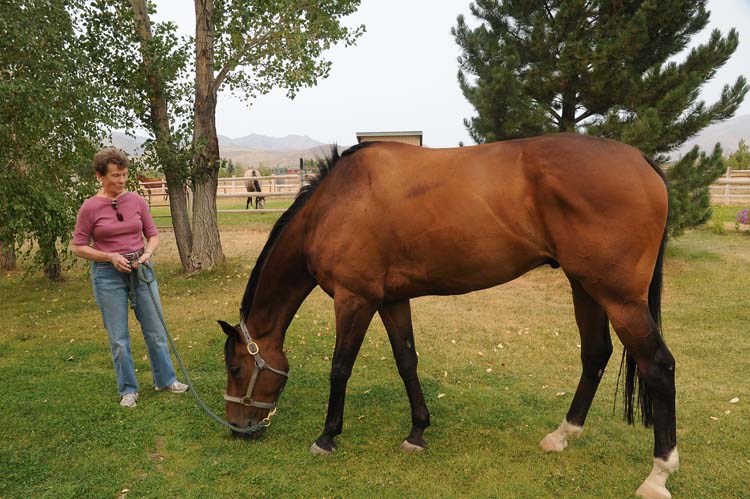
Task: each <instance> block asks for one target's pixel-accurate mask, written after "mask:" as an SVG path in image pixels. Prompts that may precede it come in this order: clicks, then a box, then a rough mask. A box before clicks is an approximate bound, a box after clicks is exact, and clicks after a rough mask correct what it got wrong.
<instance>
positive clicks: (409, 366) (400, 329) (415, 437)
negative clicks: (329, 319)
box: [378, 300, 430, 452]
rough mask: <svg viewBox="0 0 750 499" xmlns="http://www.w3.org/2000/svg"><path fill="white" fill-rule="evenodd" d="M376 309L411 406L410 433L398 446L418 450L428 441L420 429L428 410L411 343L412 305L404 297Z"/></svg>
mask: <svg viewBox="0 0 750 499" xmlns="http://www.w3.org/2000/svg"><path fill="white" fill-rule="evenodd" d="M378 312H379V313H380V317H381V318H382V319H383V324H384V325H385V330H386V331H387V332H388V339H389V340H390V342H391V349H392V350H393V357H394V358H395V359H396V366H397V367H398V373H399V374H400V375H401V379H402V380H403V381H404V386H405V387H406V394H407V396H408V397H409V405H410V406H411V424H412V426H411V433H409V436H408V437H406V440H404V442H403V443H402V444H401V450H403V451H405V452H419V451H422V450H424V448H425V446H426V445H427V444H426V443H425V441H424V438H422V433H424V430H425V429H426V428H427V427H428V426H429V425H430V413H429V411H428V410H427V404H426V403H425V401H424V395H422V386H421V385H420V383H419V377H418V376H417V351H416V347H415V346H414V330H413V328H412V323H411V307H410V306H409V301H408V300H404V301H400V302H396V303H391V304H388V305H384V306H383V307H381V308H380V310H378Z"/></svg>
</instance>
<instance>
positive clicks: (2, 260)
mask: <svg viewBox="0 0 750 499" xmlns="http://www.w3.org/2000/svg"><path fill="white" fill-rule="evenodd" d="M0 270H16V246H15V244H13V243H12V242H11V243H6V242H3V241H0Z"/></svg>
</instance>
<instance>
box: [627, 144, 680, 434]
mask: <svg viewBox="0 0 750 499" xmlns="http://www.w3.org/2000/svg"><path fill="white" fill-rule="evenodd" d="M643 157H644V158H645V160H646V161H648V164H649V165H651V167H652V168H653V169H654V171H656V173H658V174H659V176H660V177H661V179H662V181H663V182H664V187H665V188H667V178H666V176H665V175H664V172H663V171H662V169H661V168H660V167H659V165H657V164H656V163H655V162H654V161H653V160H652V159H651V158H648V157H647V156H645V155H644V156H643ZM668 229H669V226H668V224H666V223H665V225H664V233H663V234H662V237H661V244H660V246H659V255H658V256H657V257H656V265H654V273H653V275H652V277H651V284H650V285H649V287H648V310H649V312H650V313H651V318H652V319H653V321H654V325H655V326H656V332H657V334H659V335H660V336H661V334H662V330H661V291H662V283H663V281H662V269H663V267H664V250H665V248H666V246H667V234H668ZM623 360H624V361H625V365H626V370H625V420H626V421H627V422H628V423H629V424H633V423H634V421H635V417H634V412H635V410H634V409H635V408H634V403H633V402H634V398H635V386H636V382H637V384H638V407H639V409H640V412H641V421H642V422H643V425H644V426H646V427H649V426H651V425H652V424H653V422H654V406H653V400H652V399H651V396H650V395H649V393H648V390H646V386H645V384H644V382H643V378H642V377H640V376H639V374H638V367H637V366H636V364H635V359H633V357H632V355H630V352H628V351H627V350H625V351H624V352H623ZM620 369H622V366H620Z"/></svg>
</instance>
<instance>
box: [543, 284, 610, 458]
mask: <svg viewBox="0 0 750 499" xmlns="http://www.w3.org/2000/svg"><path fill="white" fill-rule="evenodd" d="M570 284H571V287H572V288H573V306H574V308H575V315H576V323H577V324H578V330H579V332H580V335H581V363H582V364H583V372H582V373H581V379H580V381H579V382H578V389H576V393H575V396H574V397H573V402H572V403H571V405H570V409H569V410H568V414H567V415H566V416H565V419H564V420H563V422H562V423H560V426H559V427H558V428H557V430H555V431H554V432H552V433H550V434H549V435H547V436H546V437H544V439H543V440H542V441H541V443H540V444H539V445H540V446H541V448H542V449H543V450H545V451H548V452H549V451H556V452H560V451H562V450H563V449H565V447H567V446H568V438H569V437H577V436H578V435H580V434H581V432H582V431H583V424H584V422H585V421H586V415H587V414H588V412H589V409H590V408H591V403H592V402H593V400H594V395H595V394H596V390H597V388H598V387H599V382H600V381H601V379H602V374H603V373H604V368H605V367H606V366H607V362H608V361H609V357H610V356H611V355H612V340H611V338H610V335H609V325H608V321H607V315H606V314H605V313H604V309H603V308H602V307H601V305H599V303H597V302H596V300H594V298H592V297H591V295H590V294H588V292H587V291H586V290H585V289H583V287H582V286H581V284H580V283H579V282H578V281H576V280H574V279H571V280H570Z"/></svg>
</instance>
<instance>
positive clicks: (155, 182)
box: [137, 175, 169, 201]
mask: <svg viewBox="0 0 750 499" xmlns="http://www.w3.org/2000/svg"><path fill="white" fill-rule="evenodd" d="M137 179H138V182H140V183H141V185H142V186H143V188H144V189H145V191H146V196H147V197H148V200H149V201H151V191H152V190H157V189H163V190H164V200H165V201H166V200H167V198H168V197H169V194H168V193H167V181H166V179H163V178H158V177H144V176H143V175H138V177H137Z"/></svg>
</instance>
